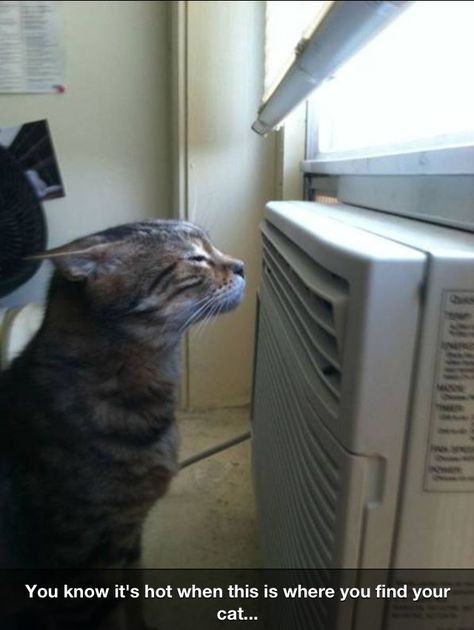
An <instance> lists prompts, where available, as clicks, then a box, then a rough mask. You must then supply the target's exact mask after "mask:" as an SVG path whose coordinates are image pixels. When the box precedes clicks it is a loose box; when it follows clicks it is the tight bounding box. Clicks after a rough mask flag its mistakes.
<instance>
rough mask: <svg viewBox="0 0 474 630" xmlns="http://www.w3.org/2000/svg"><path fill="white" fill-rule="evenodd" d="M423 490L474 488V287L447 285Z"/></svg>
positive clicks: (442, 312) (446, 490) (442, 313)
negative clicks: (454, 288)
mask: <svg viewBox="0 0 474 630" xmlns="http://www.w3.org/2000/svg"><path fill="white" fill-rule="evenodd" d="M425 490H428V491H434V492H436V491H438V492H460V491H464V492H465V491H471V490H472V491H474V291H444V292H443V301H442V310H441V330H440V335H439V347H438V355H437V360H436V375H435V385H434V392H433V404H432V411H431V426H430V439H429V443H428V454H427V462H426V473H425Z"/></svg>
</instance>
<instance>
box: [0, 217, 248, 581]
mask: <svg viewBox="0 0 474 630" xmlns="http://www.w3.org/2000/svg"><path fill="white" fill-rule="evenodd" d="M39 257H41V258H47V259H50V260H51V261H52V262H53V263H54V266H55V272H54V275H53V277H52V281H51V285H50V289H49V295H48V304H47V310H46V316H45V319H44V323H43V325H42V327H41V328H40V330H39V331H38V333H37V334H36V336H35V337H34V338H33V340H32V341H31V342H30V343H29V345H28V346H27V348H26V349H25V350H24V352H23V353H22V354H21V356H19V357H18V358H17V359H16V360H15V361H14V362H13V363H12V365H11V367H10V368H9V369H8V370H7V371H6V372H4V373H2V374H1V377H0V409H1V420H0V567H2V568H5V567H58V568H68V569H71V568H73V569H76V568H82V567H122V566H128V565H130V564H131V563H134V562H135V561H136V560H137V559H138V557H139V555H140V537H141V529H142V524H143V521H144V519H145V516H146V514H147V512H148V511H149V509H150V507H151V506H152V505H153V503H154V502H155V501H156V500H157V499H158V498H159V497H161V496H162V495H163V494H164V493H165V492H166V490H167V488H168V485H169V483H170V480H171V478H172V477H173V475H174V474H175V473H176V471H177V467H178V466H177V446H178V439H177V433H176V427H175V421H174V408H175V392H176V385H177V382H178V378H179V345H180V337H181V335H182V334H183V332H184V331H185V330H186V329H187V328H188V327H189V326H190V325H192V324H193V323H195V322H197V321H199V320H202V319H203V318H205V317H210V316H212V315H215V314H218V313H222V312H224V311H229V310H231V309H233V308H234V307H236V306H237V305H238V304H239V302H240V301H241V299H242V297H243V293H244V287H245V280H244V266H243V263H242V262H240V261H239V260H235V259H233V258H230V257H228V256H226V255H224V254H222V253H221V252H220V251H218V250H217V249H216V248H215V247H214V246H213V245H212V244H211V242H210V240H209V238H208V237H207V235H206V234H205V233H204V232H203V231H202V230H201V229H200V228H198V227H196V226H195V225H193V224H191V223H187V222H180V221H164V220H163V221H160V220H157V221H145V222H139V223H131V224H127V225H123V226H119V227H114V228H111V229H108V230H105V231H103V232H99V233H97V234H93V235H91V236H87V237H84V238H81V239H78V240H76V241H73V242H71V243H69V244H67V245H65V246H63V247H60V248H58V249H55V250H51V251H48V252H46V253H44V254H42V255H40V256H39Z"/></svg>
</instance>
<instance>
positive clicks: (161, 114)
mask: <svg viewBox="0 0 474 630" xmlns="http://www.w3.org/2000/svg"><path fill="white" fill-rule="evenodd" d="M59 4H60V10H61V13H62V15H63V23H64V43H65V49H66V92H65V93H64V94H62V95H56V94H52V95H43V94H41V95H31V94H26V95H5V94H0V126H9V125H15V124H17V123H22V122H28V121H31V120H37V119H41V118H47V119H48V121H49V124H50V128H51V131H52V135H53V139H54V144H55V147H56V150H57V155H58V158H59V164H60V168H61V173H62V176H63V180H64V184H65V187H66V195H67V196H66V197H65V198H63V199H58V200H53V201H49V202H45V204H44V206H45V210H46V215H47V219H48V228H49V234H50V238H49V245H50V246H56V245H59V244H61V243H64V242H66V241H68V240H71V239H73V238H75V237H77V236H79V235H82V234H85V233H88V232H93V231H96V230H99V229H102V228H104V227H107V226H110V225H115V224H119V223H124V222H126V221H133V220H136V219H139V218H142V217H153V216H155V217H157V216H159V217H167V216H169V215H170V214H171V184H170V180H171V172H170V160H169V153H170V151H169V149H170V138H169V128H170V111H169V79H170V77H169V61H170V55H169V45H168V43H169V42H168V8H169V7H168V3H166V2H146V1H145V2H139V1H135V2H109V1H106V2H90V1H89V2H61V3H59ZM47 274H48V270H47V267H46V266H43V268H42V270H41V271H40V272H39V273H38V274H37V275H36V276H35V278H33V279H32V280H30V281H29V282H28V283H27V284H26V285H24V286H23V287H22V288H21V289H19V290H17V291H15V292H14V293H13V294H11V295H10V296H8V297H6V298H4V299H3V300H0V304H1V305H7V304H8V305H9V304H18V303H22V302H26V301H30V300H38V299H40V298H41V296H42V293H43V290H44V283H45V280H46V277H47Z"/></svg>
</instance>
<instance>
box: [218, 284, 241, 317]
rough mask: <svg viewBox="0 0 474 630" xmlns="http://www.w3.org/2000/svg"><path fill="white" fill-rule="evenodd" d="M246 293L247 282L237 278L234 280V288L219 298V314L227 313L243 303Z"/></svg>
mask: <svg viewBox="0 0 474 630" xmlns="http://www.w3.org/2000/svg"><path fill="white" fill-rule="evenodd" d="M244 293H245V280H244V279H243V278H237V279H236V280H234V283H233V285H232V288H231V289H229V290H228V291H226V292H225V293H223V294H221V295H220V296H219V301H218V305H219V309H218V312H219V313H227V312H229V311H232V310H233V309H234V308H237V306H238V305H239V304H240V303H241V302H242V300H243V298H244Z"/></svg>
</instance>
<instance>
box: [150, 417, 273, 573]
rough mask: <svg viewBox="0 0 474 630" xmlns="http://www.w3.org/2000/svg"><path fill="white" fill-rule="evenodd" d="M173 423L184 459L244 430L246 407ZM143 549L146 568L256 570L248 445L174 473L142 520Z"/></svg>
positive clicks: (180, 419) (183, 418) (256, 559)
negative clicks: (175, 475) (177, 424)
mask: <svg viewBox="0 0 474 630" xmlns="http://www.w3.org/2000/svg"><path fill="white" fill-rule="evenodd" d="M178 423H179V427H180V433H181V459H184V458H186V457H189V456H190V455H192V454H194V453H197V452H200V451H203V450H205V449H207V448H209V447H211V446H214V445H215V444H218V443H220V442H224V441H225V440H228V439H230V438H232V437H234V436H236V435H239V434H241V433H244V432H245V431H247V430H248V428H249V419H248V409H247V408H238V409H224V410H218V411H210V412H205V413H203V412H200V413H197V412H192V413H191V412H189V413H182V414H181V415H180V417H179V420H178ZM143 549H144V552H143V566H145V567H150V568H151V567H160V568H254V567H259V566H261V559H260V554H259V545H258V536H257V525H256V511H255V499H254V495H253V488H252V482H251V474H250V442H249V441H247V442H244V443H242V444H239V445H238V446H234V447H232V448H230V449H228V450H227V451H224V452H222V453H219V454H217V455H213V456H212V457H211V458H209V459H206V460H203V461H201V462H199V463H196V464H193V465H192V466H190V467H189V468H186V469H184V470H183V471H182V472H180V473H179V474H178V476H177V477H176V478H175V480H174V482H173V483H172V486H171V489H170V491H169V493H168V495H167V496H166V497H164V498H163V499H162V500H161V501H159V502H158V503H157V504H156V506H155V507H154V508H153V510H152V511H151V513H150V515H149V517H148V519H147V522H146V524H145V531H144V544H143Z"/></svg>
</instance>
